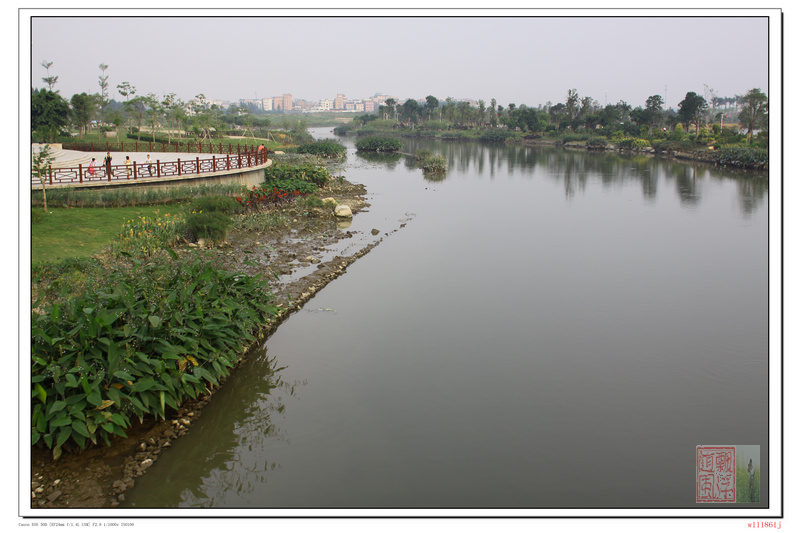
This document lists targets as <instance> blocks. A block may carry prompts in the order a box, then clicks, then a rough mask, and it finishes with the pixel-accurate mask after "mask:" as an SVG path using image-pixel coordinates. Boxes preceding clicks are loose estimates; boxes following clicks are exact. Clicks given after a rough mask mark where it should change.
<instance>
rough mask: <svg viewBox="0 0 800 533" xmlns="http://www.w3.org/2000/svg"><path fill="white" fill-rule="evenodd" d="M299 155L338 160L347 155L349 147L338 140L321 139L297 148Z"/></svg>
mask: <svg viewBox="0 0 800 533" xmlns="http://www.w3.org/2000/svg"><path fill="white" fill-rule="evenodd" d="M297 153H298V154H314V155H317V156H320V157H325V158H328V159H338V158H342V157H345V156H346V155H347V147H346V146H345V145H343V144H342V143H340V142H339V141H336V140H327V139H320V140H318V141H314V142H313V143H309V144H304V145H302V146H298V147H297Z"/></svg>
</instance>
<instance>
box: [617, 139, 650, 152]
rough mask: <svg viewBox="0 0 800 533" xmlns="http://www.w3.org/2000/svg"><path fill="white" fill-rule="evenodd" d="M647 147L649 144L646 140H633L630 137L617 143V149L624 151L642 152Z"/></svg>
mask: <svg viewBox="0 0 800 533" xmlns="http://www.w3.org/2000/svg"><path fill="white" fill-rule="evenodd" d="M649 146H650V142H649V141H648V140H647V139H635V138H632V137H627V138H625V139H622V140H620V141H619V142H618V143H617V147H618V148H621V149H624V150H644V149H645V148H648V147H649Z"/></svg>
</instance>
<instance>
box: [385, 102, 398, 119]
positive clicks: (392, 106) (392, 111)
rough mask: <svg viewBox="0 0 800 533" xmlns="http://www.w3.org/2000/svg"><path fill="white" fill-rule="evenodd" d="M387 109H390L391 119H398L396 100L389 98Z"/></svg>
mask: <svg viewBox="0 0 800 533" xmlns="http://www.w3.org/2000/svg"><path fill="white" fill-rule="evenodd" d="M385 103H386V107H388V108H389V117H396V116H397V112H396V111H395V107H394V106H396V105H397V100H395V99H394V98H387V99H386V102H385Z"/></svg>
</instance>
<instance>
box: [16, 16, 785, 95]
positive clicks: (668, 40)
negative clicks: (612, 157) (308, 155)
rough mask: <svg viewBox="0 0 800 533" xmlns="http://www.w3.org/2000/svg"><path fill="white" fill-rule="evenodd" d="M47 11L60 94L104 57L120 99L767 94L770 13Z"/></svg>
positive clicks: (40, 28) (37, 71)
mask: <svg viewBox="0 0 800 533" xmlns="http://www.w3.org/2000/svg"><path fill="white" fill-rule="evenodd" d="M42 13H44V14H47V15H48V16H40V14H42ZM57 13H58V14H63V15H65V16H56V17H54V16H49V15H50V13H49V12H37V13H34V14H33V15H34V16H32V18H31V19H30V22H31V56H30V62H31V72H30V75H31V84H32V86H33V87H45V84H44V82H43V81H42V78H43V77H45V76H46V75H47V72H46V70H45V69H44V68H43V67H42V66H41V63H42V61H52V62H53V65H52V67H51V68H50V74H51V75H53V76H58V83H57V85H56V87H55V88H56V89H58V90H59V92H60V93H61V95H62V96H65V97H67V98H69V97H71V96H72V95H73V94H75V93H80V92H87V93H96V92H99V85H98V77H99V76H100V74H101V71H100V69H99V65H100V64H101V63H105V64H107V65H108V70H107V71H106V74H107V75H108V81H109V86H110V96H111V97H112V98H115V99H117V100H124V97H122V96H121V95H120V94H119V92H118V91H117V89H116V87H117V85H118V84H120V83H122V82H124V81H128V82H130V83H131V84H132V85H134V86H135V87H136V90H137V94H138V95H146V94H149V93H153V94H155V95H156V96H158V97H161V96H163V95H165V94H167V93H175V94H176V95H177V96H178V97H179V98H181V99H183V100H184V101H186V100H189V99H191V98H193V97H194V96H195V95H197V94H200V93H203V94H205V95H206V97H208V98H211V99H220V100H231V101H237V100H238V99H240V98H256V97H257V98H264V97H270V96H280V95H282V94H284V93H291V94H292V96H293V97H294V98H295V99H299V98H302V99H306V100H319V99H322V98H329V99H333V98H334V97H335V96H336V95H337V94H338V93H342V94H344V95H345V96H346V97H347V98H350V99H356V98H367V97H370V96H373V95H374V94H376V93H382V94H387V95H389V96H394V97H397V98H399V99H400V100H401V101H404V100H405V99H406V98H424V97H425V96H427V95H429V94H432V95H434V96H436V97H437V98H439V99H440V100H443V99H444V98H446V97H448V96H450V97H453V98H456V99H459V98H472V99H475V100H478V99H483V100H484V101H486V102H487V104H488V103H489V101H490V100H491V99H492V98H495V99H496V100H497V103H498V104H500V105H503V106H507V105H508V104H509V103H515V104H517V105H518V106H519V105H520V104H526V105H529V106H537V105H539V104H545V103H547V102H548V101H549V102H552V103H557V102H564V101H565V100H566V97H567V91H568V90H569V89H577V91H578V94H579V96H580V97H585V96H590V97H592V98H594V99H595V100H596V101H597V102H598V103H599V104H600V105H605V104H607V103H608V104H613V103H616V102H618V101H620V100H624V101H626V102H627V103H629V104H631V105H632V106H634V107H636V106H643V105H644V103H645V100H646V99H647V98H648V97H649V96H652V95H655V94H658V95H661V96H662V97H663V96H666V101H667V104H668V106H670V107H673V108H676V107H677V104H678V102H679V101H680V100H682V99H683V97H684V96H685V95H686V93H687V92H689V91H694V92H696V93H697V94H700V95H701V96H708V95H709V93H708V92H707V90H708V89H710V90H712V91H713V93H714V94H716V95H717V96H723V97H724V96H734V95H736V94H744V93H745V92H747V91H748V90H749V89H752V88H760V89H761V90H762V91H764V92H765V93H768V92H769V87H768V61H767V60H768V46H767V44H768V43H767V38H768V30H769V24H770V23H769V20H768V19H767V18H766V17H758V16H748V17H723V16H715V17H688V16H670V17H665V16H639V17H618V16H613V15H614V14H615V12H614V11H613V10H609V11H606V12H602V14H603V16H600V17H598V16H586V15H582V16H571V17H541V16H526V17H508V16H498V15H497V14H494V13H496V12H492V13H493V14H494V16H480V17H476V16H467V17H465V16H460V17H455V16H450V17H438V18H431V17H426V16H420V15H412V16H404V17H381V16H371V17H345V16H342V15H337V16H333V17H330V16H322V15H320V14H318V13H317V14H314V12H310V13H312V14H310V15H309V16H306V17H293V18H287V17H276V16H269V15H270V14H271V12H270V11H268V10H267V11H263V12H259V13H260V14H262V15H263V16H260V17H240V16H235V15H236V12H235V11H234V12H232V13H230V12H222V13H223V15H224V16H214V17H208V16H194V17H192V16H183V17H178V18H174V17H173V18H169V17H164V16H136V17H133V16H120V17H87V16H78V15H84V14H86V13H87V12H85V11H75V12H70V11H69V10H66V11H61V12H57ZM105 13H108V11H106V12H105ZM150 13H152V12H150ZM188 13H189V14H192V12H188ZM327 13H329V14H330V13H331V12H327ZM332 13H333V14H334V15H335V14H336V11H333V12H332ZM470 13H472V14H482V13H483V12H481V11H478V12H470ZM535 13H536V12H535V11H531V12H530V14H531V15H534V14H535ZM577 13H578V14H580V13H581V12H577ZM645 13H646V12H645ZM721 13H722V14H725V12H721ZM155 14H156V15H157V14H158V13H157V12H156V13H155ZM214 14H215V13H214ZM501 14H502V12H501ZM756 14H759V13H756ZM761 14H763V13H761ZM772 24H777V22H776V21H775V20H773V22H772Z"/></svg>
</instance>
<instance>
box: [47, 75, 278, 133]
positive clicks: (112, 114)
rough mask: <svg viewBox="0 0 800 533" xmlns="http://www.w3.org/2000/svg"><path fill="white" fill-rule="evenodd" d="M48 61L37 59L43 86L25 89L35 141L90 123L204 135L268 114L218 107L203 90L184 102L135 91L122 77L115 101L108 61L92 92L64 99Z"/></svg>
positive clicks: (263, 123)
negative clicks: (43, 72)
mask: <svg viewBox="0 0 800 533" xmlns="http://www.w3.org/2000/svg"><path fill="white" fill-rule="evenodd" d="M52 65H53V63H52V62H51V61H50V62H48V61H43V62H42V66H43V67H45V69H47V76H46V77H44V78H42V81H44V82H45V84H46V85H47V89H33V90H32V93H31V122H32V123H31V129H32V132H33V136H34V138H36V139H37V140H40V141H44V142H53V141H55V139H56V138H57V137H58V135H59V134H60V133H62V132H64V131H65V130H67V129H69V128H70V127H71V126H72V127H75V128H76V129H77V131H78V135H84V134H86V133H88V132H89V131H90V130H91V129H92V127H93V126H96V127H98V128H101V129H103V130H106V131H108V130H111V129H115V130H117V131H118V132H119V131H120V130H122V129H123V128H128V129H129V130H131V131H132V130H134V128H135V130H136V131H139V132H141V130H142V128H143V127H147V128H148V129H150V131H153V132H155V131H157V130H160V131H162V132H163V134H164V135H166V137H167V139H168V140H169V141H171V140H172V138H173V136H177V135H180V133H179V132H181V131H183V130H189V131H191V132H192V133H193V134H194V135H196V136H198V137H200V138H208V137H210V136H211V135H212V132H214V131H215V130H217V129H220V128H224V127H228V128H233V127H234V125H236V126H241V127H243V128H244V129H246V130H252V129H253V128H266V127H268V126H269V123H270V121H269V119H268V118H263V117H254V116H253V115H252V114H251V113H250V112H249V111H248V110H247V108H245V107H240V106H231V107H229V108H227V109H223V108H222V107H220V106H218V105H216V104H211V103H210V102H209V101H208V100H207V99H206V98H205V95H203V94H198V95H197V96H196V97H195V98H194V99H192V100H191V101H189V102H184V101H183V100H181V99H180V98H178V97H177V96H176V95H175V93H169V94H165V95H163V96H161V97H158V96H156V95H155V94H153V93H149V94H147V95H138V94H137V89H136V86H134V85H133V84H131V83H130V82H128V81H125V82H122V83H120V84H119V85H117V87H116V88H117V92H118V93H119V94H120V95H121V96H122V97H124V100H123V101H117V100H115V99H113V98H111V96H110V94H109V83H108V75H107V74H106V70H107V69H108V65H106V64H103V63H101V64H100V65H99V68H100V72H101V74H100V75H99V76H98V86H99V90H98V92H96V93H93V94H87V93H85V92H83V93H80V94H74V95H73V96H72V97H71V98H70V99H69V100H67V99H65V98H64V97H62V96H61V95H60V94H59V92H58V90H56V89H55V85H56V83H57V82H58V76H52V75H51V74H50V67H52Z"/></svg>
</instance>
